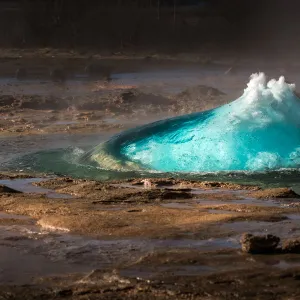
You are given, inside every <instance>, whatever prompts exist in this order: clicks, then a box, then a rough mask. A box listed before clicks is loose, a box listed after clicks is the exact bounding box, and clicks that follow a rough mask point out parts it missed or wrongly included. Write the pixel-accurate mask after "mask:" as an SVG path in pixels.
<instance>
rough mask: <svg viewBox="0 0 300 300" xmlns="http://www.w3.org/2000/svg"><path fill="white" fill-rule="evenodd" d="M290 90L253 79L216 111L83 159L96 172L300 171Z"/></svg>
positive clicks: (146, 131) (123, 137)
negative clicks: (98, 169)
mask: <svg viewBox="0 0 300 300" xmlns="http://www.w3.org/2000/svg"><path fill="white" fill-rule="evenodd" d="M294 89H295V85H293V84H288V83H286V82H285V79H284V77H280V78H279V80H278V81H276V80H274V79H273V80H270V81H269V82H267V80H266V76H265V74H263V73H259V74H253V75H252V76H251V79H250V82H249V83H248V87H247V88H246V89H245V91H244V94H243V95H242V96H241V97H240V98H239V99H237V100H235V101H233V102H231V103H229V104H226V105H224V106H221V107H218V108H216V109H213V110H210V111H205V112H200V113H194V114H191V115H185V116H180V117H176V118H171V119H167V120H163V121H158V122H155V123H152V124H149V125H145V126H142V127H138V128H135V129H132V130H128V131H125V132H123V133H121V134H119V135H117V136H114V137H113V138H111V139H110V140H109V141H107V142H105V143H102V144H100V145H99V146H98V147H96V148H95V149H93V150H92V151H90V152H89V153H87V154H86V155H85V158H89V159H91V160H92V161H95V162H97V163H98V164H99V165H100V167H103V168H108V169H123V170H137V169H145V170H156V171H162V172H207V171H208V172H210V171H212V172H215V171H239V170H241V171H245V170H246V171H247V170H249V171H262V170H277V169H281V168H298V167H299V166H300V99H299V98H298V97H297V96H296V95H295V94H294Z"/></svg>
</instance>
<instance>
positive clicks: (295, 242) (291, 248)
mask: <svg viewBox="0 0 300 300" xmlns="http://www.w3.org/2000/svg"><path fill="white" fill-rule="evenodd" d="M282 251H283V252H285V253H297V254H300V239H288V240H285V241H284V242H283V244H282Z"/></svg>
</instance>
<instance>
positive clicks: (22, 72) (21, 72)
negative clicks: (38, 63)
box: [16, 68, 28, 80]
mask: <svg viewBox="0 0 300 300" xmlns="http://www.w3.org/2000/svg"><path fill="white" fill-rule="evenodd" d="M27 75H28V74H27V70H26V69H25V68H18V69H17V71H16V78H17V79H18V80H24V79H26V78H27Z"/></svg>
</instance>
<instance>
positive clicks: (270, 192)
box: [251, 188, 300, 199]
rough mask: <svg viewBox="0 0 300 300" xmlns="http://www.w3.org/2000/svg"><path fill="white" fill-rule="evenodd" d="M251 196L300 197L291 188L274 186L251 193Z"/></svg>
mask: <svg viewBox="0 0 300 300" xmlns="http://www.w3.org/2000/svg"><path fill="white" fill-rule="evenodd" d="M251 196H252V197H255V198H262V199H272V198H300V196H299V195H298V194H296V193H295V192H294V191H293V190H292V189H290V188H274V189H266V190H261V191H257V192H254V193H251Z"/></svg>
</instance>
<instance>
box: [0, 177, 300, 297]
mask: <svg viewBox="0 0 300 300" xmlns="http://www.w3.org/2000/svg"><path fill="white" fill-rule="evenodd" d="M17 177H18V176H17V174H11V173H2V175H1V178H2V180H1V181H0V183H1V184H2V185H1V189H0V210H1V211H2V212H3V213H1V215H0V220H1V223H0V226H1V228H2V233H1V234H0V239H1V246H0V252H4V249H12V251H11V254H10V255H11V256H12V257H13V258H12V259H15V261H14V262H12V263H11V265H10V269H9V270H10V271H8V269H6V268H5V266H4V267H3V269H2V274H1V277H0V280H1V281H2V284H1V292H0V296H1V297H2V298H3V299H16V298H18V299H21V298H22V299H40V298H41V297H42V298H44V299H61V298H66V299H149V298H153V297H156V298H158V299H171V298H172V299H174V297H176V299H298V297H299V296H300V291H299V276H300V273H299V265H300V257H299V253H300V252H299V249H300V248H299V244H300V242H299V205H298V204H299V203H298V201H299V200H298V198H299V196H298V195H297V194H296V193H295V192H293V191H292V190H290V189H288V188H286V189H284V188H280V189H268V190H262V189H260V188H259V187H255V186H240V185H236V184H229V183H228V184H226V183H218V182H197V181H185V180H175V179H172V178H166V179H159V180H158V179H157V180H156V179H143V180H126V181H114V182H97V181H88V180H78V179H72V178H67V177H62V178H52V179H51V178H45V179H40V180H37V179H32V181H31V182H32V184H33V185H32V184H31V183H29V182H28V183H27V184H26V185H28V186H30V189H29V190H28V188H27V189H25V188H24V186H26V185H24V184H22V180H23V181H24V180H28V179H26V178H25V177H26V174H22V176H21V178H20V179H16V178H17ZM29 177H30V176H29ZM16 180H21V181H19V183H18V184H17V185H12V183H13V182H16ZM18 186H19V187H18ZM39 189H42V190H39ZM22 191H26V192H22ZM13 249H19V251H21V252H20V253H18V254H15V253H14V251H13ZM20 255H21V258H20V257H18V256H20ZM20 259H25V260H28V261H30V262H32V263H33V264H34V262H35V261H36V262H38V263H39V264H40V267H41V268H38V270H36V269H35V268H34V267H32V266H31V265H30V266H26V265H25V266H21V267H20V265H18V261H19V260H20ZM17 270H18V272H19V275H18V276H17V277H16V276H15V275H13V274H14V271H15V272H17ZM25 274H27V276H26V275H25ZM28 275H29V276H30V278H29V277H28Z"/></svg>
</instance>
